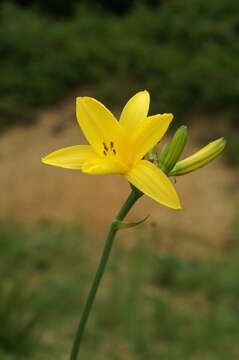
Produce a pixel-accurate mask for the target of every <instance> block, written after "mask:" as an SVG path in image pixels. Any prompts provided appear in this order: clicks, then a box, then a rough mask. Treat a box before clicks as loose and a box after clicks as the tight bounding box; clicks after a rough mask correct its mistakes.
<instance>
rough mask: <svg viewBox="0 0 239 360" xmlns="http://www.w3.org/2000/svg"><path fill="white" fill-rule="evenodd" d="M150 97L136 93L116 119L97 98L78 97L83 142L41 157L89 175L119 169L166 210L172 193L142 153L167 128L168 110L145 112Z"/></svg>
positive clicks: (173, 202) (176, 205)
mask: <svg viewBox="0 0 239 360" xmlns="http://www.w3.org/2000/svg"><path fill="white" fill-rule="evenodd" d="M149 103H150V96H149V93H148V92H147V91H141V92H138V93H137V94H136V95H134V96H133V97H132V98H131V99H130V100H129V101H128V102H127V104H126V105H125V107H124V109H123V111H122V113H121V116H120V119H119V121H118V120H117V119H116V118H115V117H114V115H113V114H112V113H111V112H110V111H109V110H108V109H107V108H106V107H105V106H104V105H103V104H101V103H100V102H99V101H97V100H95V99H93V98H90V97H78V98H77V100H76V116H77V120H78V123H79V125H80V127H81V130H82V132H83V134H84V135H85V138H86V139H87V140H88V142H89V145H75V146H69V147H66V148H63V149H60V150H57V151H54V152H52V153H50V154H49V155H47V156H45V157H44V158H43V159H42V162H43V163H45V164H49V165H54V166H59V167H63V168H68V169H80V170H82V172H84V173H87V174H90V175H103V174H122V175H123V176H124V177H125V178H126V179H127V180H128V181H129V182H130V183H131V184H132V185H134V186H135V187H136V188H137V189H139V190H140V191H141V192H142V193H144V194H146V195H148V196H150V197H151V198H153V199H154V200H156V201H158V202H159V203H161V204H163V205H165V206H167V207H170V208H172V209H180V202H179V198H178V195H177V193H176V191H175V189H174V186H173V184H172V183H171V181H170V180H169V178H168V177H167V176H166V175H165V174H164V172H163V171H162V170H161V169H160V168H159V167H157V166H156V165H154V164H153V163H152V162H150V161H148V160H146V159H144V157H145V155H146V154H147V153H148V152H149V151H150V150H151V149H152V148H153V147H154V146H155V144H157V143H158V142H159V141H160V140H161V138H162V137H163V135H164V134H165V132H166V131H167V129H168V127H169V125H170V123H171V121H172V119H173V115H172V114H158V115H153V116H148V110H149Z"/></svg>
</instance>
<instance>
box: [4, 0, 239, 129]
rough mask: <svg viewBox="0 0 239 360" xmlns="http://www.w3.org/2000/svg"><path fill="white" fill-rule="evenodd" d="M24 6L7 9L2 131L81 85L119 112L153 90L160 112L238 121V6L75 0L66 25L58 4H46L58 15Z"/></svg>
mask: <svg viewBox="0 0 239 360" xmlns="http://www.w3.org/2000/svg"><path fill="white" fill-rule="evenodd" d="M20 2H22V3H25V4H27V5H28V6H25V7H21V6H19V5H16V4H11V3H10V2H8V1H4V2H3V3H2V5H1V6H0V24H1V31H0V54H1V56H0V68H1V77H0V116H1V119H0V127H4V126H8V125H9V124H13V123H14V122H24V121H25V122H26V123H30V122H31V121H33V119H34V118H35V114H36V111H38V110H39V109H40V108H41V107H42V106H47V105H49V104H54V103H56V102H57V101H60V100H61V99H62V98H64V97H65V96H66V95H67V94H68V95H69V94H71V93H72V92H74V91H76V88H77V89H78V90H77V92H78V93H80V94H83V93H85V89H87V93H91V94H92V95H94V96H97V97H98V98H99V99H100V100H102V101H104V102H106V103H108V104H111V105H112V104H115V105H117V106H119V104H120V105H122V102H123V101H125V100H126V99H127V98H128V96H129V95H132V94H133V93H134V92H135V91H136V90H139V89H143V88H147V89H149V90H150V92H151V94H152V104H153V107H152V111H154V108H155V109H156V110H157V111H160V112H164V111H173V112H174V113H176V115H177V117H178V118H180V115H181V116H182V114H183V115H184V118H185V116H186V113H188V112H190V111H192V110H196V111H200V112H210V111H218V112H219V111H220V112H223V113H224V114H225V119H230V117H231V118H233V119H234V120H233V121H234V122H235V116H237V114H238V98H239V85H238V76H237V74H238V72H239V62H238V59H237V54H238V51H239V41H238V35H239V22H238V12H239V3H238V2H236V1H234V0H227V1H225V0H212V1H204V0H190V1H189V0H187V1H184V2H180V1H176V0H170V1H166V0H164V1H149V2H148V1H140V2H133V3H132V6H129V2H128V1H126V2H123V7H122V9H120V8H117V6H116V8H115V7H114V6H113V5H112V7H110V6H108V7H107V6H106V2H104V1H100V2H99V4H98V5H99V6H96V4H97V2H94V1H90V2H86V1H82V2H80V4H81V5H79V6H78V7H76V6H75V7H72V3H73V2H70V4H71V11H70V14H67V15H68V16H67V17H60V18H59V17H58V16H57V10H56V14H55V16H53V15H54V6H57V5H56V4H57V2H55V1H53V2H50V3H49V4H48V3H47V2H43V3H42V6H43V5H44V4H45V5H47V4H48V5H49V6H46V7H49V8H50V4H51V5H52V6H53V7H52V8H51V9H50V10H49V13H48V12H45V13H44V12H42V11H40V10H38V8H37V7H36V6H33V7H31V6H30V5H29V3H36V2H34V1H33V2H30V1H28V2H27V1H20ZM60 3H61V4H62V2H60ZM70 4H69V6H70ZM74 4H76V3H74ZM112 4H113V2H112ZM64 6H65V5H64ZM43 8H44V6H43ZM106 8H107V9H106ZM64 9H65V7H64ZM106 10H109V11H106ZM121 10H122V11H121ZM62 11H63V10H62ZM64 11H65V10H64ZM64 11H63V12H64ZM71 13H72V14H71ZM119 14H121V15H119Z"/></svg>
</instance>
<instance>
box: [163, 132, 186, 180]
mask: <svg viewBox="0 0 239 360" xmlns="http://www.w3.org/2000/svg"><path fill="white" fill-rule="evenodd" d="M187 138H188V131H187V127H186V126H180V128H179V129H178V130H177V131H176V133H175V134H174V136H173V139H172V142H171V144H170V146H169V150H168V152H167V155H166V157H165V159H164V160H163V169H164V172H165V173H166V174H168V173H169V172H170V170H171V169H172V168H173V167H174V165H175V164H176V162H177V161H178V159H179V157H180V155H181V154H182V152H183V149H184V147H185V145H186V142H187Z"/></svg>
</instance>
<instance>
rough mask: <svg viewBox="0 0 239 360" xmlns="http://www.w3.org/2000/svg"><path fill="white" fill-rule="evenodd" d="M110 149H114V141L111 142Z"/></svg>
mask: <svg viewBox="0 0 239 360" xmlns="http://www.w3.org/2000/svg"><path fill="white" fill-rule="evenodd" d="M110 147H111V149H113V147H114V143H113V141H111V142H110Z"/></svg>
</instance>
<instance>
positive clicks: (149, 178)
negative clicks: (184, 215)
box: [125, 160, 181, 209]
mask: <svg viewBox="0 0 239 360" xmlns="http://www.w3.org/2000/svg"><path fill="white" fill-rule="evenodd" d="M125 177H126V179H127V180H128V181H129V182H130V183H131V184H133V185H134V186H136V188H138V189H139V190H141V191H142V192H143V193H145V194H146V195H148V196H150V197H151V198H152V199H154V200H156V201H158V202H159V203H161V204H163V205H165V206H167V207H170V208H172V209H180V208H181V206H180V202H179V198H178V195H177V193H176V191H175V189H174V187H173V184H172V183H171V181H170V180H169V179H168V177H167V176H166V175H165V174H164V173H163V172H162V170H160V169H159V168H157V167H156V166H155V165H153V164H152V163H151V162H149V161H147V160H141V161H139V162H138V163H137V164H136V165H135V166H134V167H133V168H132V170H131V171H130V172H129V173H127V174H126V175H125Z"/></svg>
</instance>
